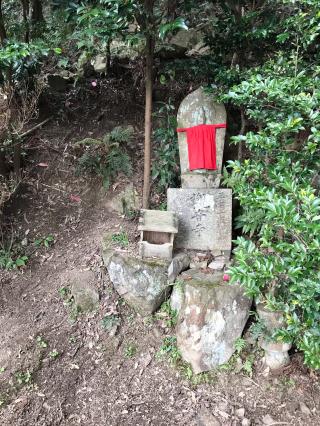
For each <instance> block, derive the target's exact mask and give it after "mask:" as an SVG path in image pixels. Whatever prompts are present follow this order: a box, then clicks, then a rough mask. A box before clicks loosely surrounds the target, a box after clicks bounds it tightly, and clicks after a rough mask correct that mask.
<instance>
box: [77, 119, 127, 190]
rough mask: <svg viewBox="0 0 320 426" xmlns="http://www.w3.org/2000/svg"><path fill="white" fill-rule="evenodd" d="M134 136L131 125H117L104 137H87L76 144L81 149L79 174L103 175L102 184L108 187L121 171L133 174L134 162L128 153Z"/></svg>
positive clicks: (78, 166)
mask: <svg viewBox="0 0 320 426" xmlns="http://www.w3.org/2000/svg"><path fill="white" fill-rule="evenodd" d="M132 136H133V131H132V129H131V128H130V127H128V128H127V127H121V126H119V127H115V128H114V129H113V130H112V131H111V132H110V133H108V134H106V135H105V136H104V138H103V139H102V140H101V139H92V138H86V139H83V140H82V141H79V142H77V143H76V144H75V148H76V149H80V150H81V156H80V158H79V159H78V165H77V169H76V173H77V174H92V175H97V176H99V177H101V179H102V184H103V187H104V188H105V189H108V188H109V187H110V185H111V183H112V182H113V181H114V180H115V179H116V177H117V176H118V175H119V173H123V174H125V175H127V176H130V175H131V174H132V162H131V159H130V156H129V154H128V145H129V144H130V141H131V139H132Z"/></svg>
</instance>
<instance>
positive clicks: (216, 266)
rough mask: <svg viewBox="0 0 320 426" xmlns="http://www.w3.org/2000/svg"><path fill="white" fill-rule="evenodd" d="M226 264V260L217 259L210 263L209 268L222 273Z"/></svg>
mask: <svg viewBox="0 0 320 426" xmlns="http://www.w3.org/2000/svg"><path fill="white" fill-rule="evenodd" d="M225 264H226V262H225V261H224V259H215V260H213V261H212V262H210V263H209V265H208V268H210V269H212V270H214V271H222V270H223V268H224V267H225Z"/></svg>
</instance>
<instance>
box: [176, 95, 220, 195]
mask: <svg viewBox="0 0 320 426" xmlns="http://www.w3.org/2000/svg"><path fill="white" fill-rule="evenodd" d="M226 118H227V113H226V109H225V107H224V105H223V104H219V103H216V102H214V101H213V97H212V95H208V94H206V93H205V92H204V90H203V89H202V88H201V87H200V88H199V89H197V90H195V91H194V92H192V93H190V94H189V95H188V96H187V97H186V98H185V99H184V100H183V101H182V103H181V105H180V107H179V111H178V116H177V120H178V127H182V128H186V127H193V126H197V125H199V124H218V123H225V122H226ZM225 134H226V129H223V128H221V129H216V152H217V170H203V169H199V170H193V171H190V170H189V157H188V144H187V136H186V133H178V142H179V153H180V166H181V184H182V188H218V187H219V185H220V179H221V169H222V159H223V150H224V139H225Z"/></svg>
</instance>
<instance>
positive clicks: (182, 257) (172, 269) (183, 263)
mask: <svg viewBox="0 0 320 426" xmlns="http://www.w3.org/2000/svg"><path fill="white" fill-rule="evenodd" d="M189 265H190V257H189V256H188V255H187V254H186V253H177V254H176V255H175V256H174V257H173V259H172V262H171V263H170V265H169V267H168V282H169V283H173V282H174V281H175V279H176V278H177V276H178V275H179V274H180V272H182V271H185V270H186V269H188V268H189Z"/></svg>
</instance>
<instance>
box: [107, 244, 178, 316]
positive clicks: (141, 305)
mask: <svg viewBox="0 0 320 426" xmlns="http://www.w3.org/2000/svg"><path fill="white" fill-rule="evenodd" d="M103 260H104V262H105V265H106V267H107V270H108V273H109V277H110V280H111V281H112V284H113V286H114V289H115V290H116V291H117V292H118V293H119V295H120V296H121V297H123V298H124V300H125V301H126V302H127V303H128V304H129V305H130V306H132V307H133V308H134V310H135V311H136V312H137V313H139V314H141V315H142V316H147V315H150V314H152V313H153V312H155V311H156V310H157V309H158V308H159V306H160V305H161V304H162V303H163V302H164V301H165V300H166V298H167V297H168V296H169V293H170V291H171V288H170V286H169V285H168V266H169V262H166V261H162V260H157V259H155V260H150V259H140V258H138V257H134V256H130V255H128V254H126V253H120V252H117V251H115V250H114V249H113V248H112V247H111V245H108V241H107V239H105V241H104V250H103Z"/></svg>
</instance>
